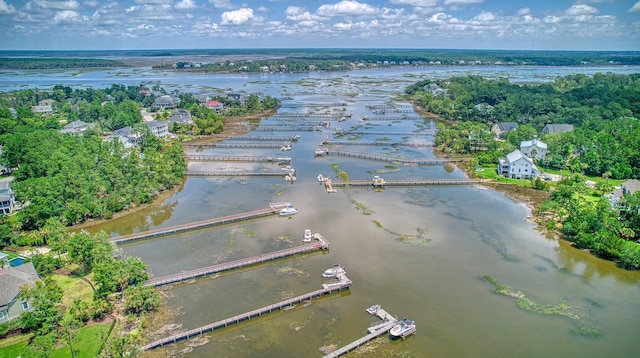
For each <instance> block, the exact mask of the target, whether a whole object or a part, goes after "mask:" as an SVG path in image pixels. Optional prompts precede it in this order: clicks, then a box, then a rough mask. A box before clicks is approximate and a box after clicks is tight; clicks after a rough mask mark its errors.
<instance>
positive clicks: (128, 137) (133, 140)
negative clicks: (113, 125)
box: [105, 126, 141, 149]
mask: <svg viewBox="0 0 640 358" xmlns="http://www.w3.org/2000/svg"><path fill="white" fill-rule="evenodd" d="M140 136H141V134H140V133H139V132H133V128H132V127H131V126H126V127H123V128H120V129H117V130H115V131H113V133H112V134H111V135H110V136H108V137H107V138H105V141H119V142H120V143H122V146H124V147H125V148H127V149H129V148H133V147H135V146H136V145H137V144H138V138H140Z"/></svg>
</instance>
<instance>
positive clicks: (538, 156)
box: [520, 136, 547, 160]
mask: <svg viewBox="0 0 640 358" xmlns="http://www.w3.org/2000/svg"><path fill="white" fill-rule="evenodd" d="M520 151H521V152H522V154H524V155H526V156H527V157H529V158H531V159H535V160H544V158H545V157H546V155H547V143H544V142H542V141H540V140H538V137H537V136H533V139H532V140H525V141H522V142H520Z"/></svg>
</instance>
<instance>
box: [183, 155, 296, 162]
mask: <svg viewBox="0 0 640 358" xmlns="http://www.w3.org/2000/svg"><path fill="white" fill-rule="evenodd" d="M184 157H185V158H186V159H187V160H189V161H191V162H247V163H260V162H262V163H291V157H272V156H251V155H204V154H187V155H185V156H184Z"/></svg>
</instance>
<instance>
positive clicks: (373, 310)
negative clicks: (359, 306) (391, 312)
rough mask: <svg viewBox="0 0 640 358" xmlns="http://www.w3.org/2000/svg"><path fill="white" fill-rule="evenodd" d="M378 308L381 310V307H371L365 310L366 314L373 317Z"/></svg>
mask: <svg viewBox="0 0 640 358" xmlns="http://www.w3.org/2000/svg"><path fill="white" fill-rule="evenodd" d="M380 308H382V306H380V305H373V306H371V307H369V308H367V313H368V314H370V315H375V314H376V312H378V310H379V309H380Z"/></svg>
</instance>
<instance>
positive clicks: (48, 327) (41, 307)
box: [18, 277, 62, 335]
mask: <svg viewBox="0 0 640 358" xmlns="http://www.w3.org/2000/svg"><path fill="white" fill-rule="evenodd" d="M21 289H22V290H21V291H20V294H19V295H18V297H19V298H20V299H22V300H28V301H29V304H30V306H31V307H32V308H33V310H31V311H27V312H23V313H22V315H21V316H20V323H21V324H22V327H23V328H25V329H28V330H33V331H35V332H36V334H37V335H46V334H48V333H49V332H52V331H54V330H55V328H56V327H57V326H58V323H59V322H60V320H61V318H62V311H61V309H60V303H61V302H62V289H61V288H60V287H59V286H58V285H57V284H56V283H55V281H53V280H51V279H50V278H47V277H45V278H44V282H42V281H36V284H35V286H33V287H27V286H23V287H21Z"/></svg>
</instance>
